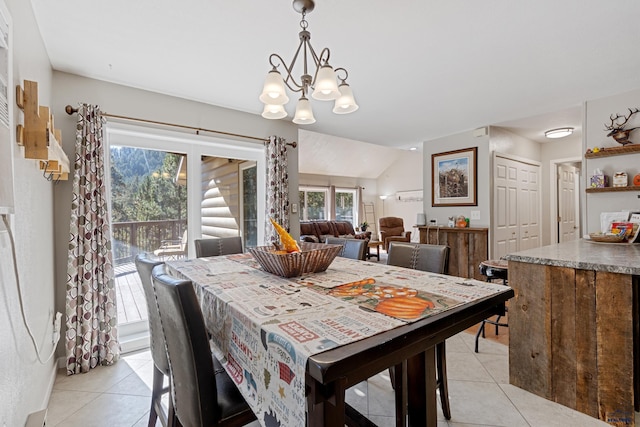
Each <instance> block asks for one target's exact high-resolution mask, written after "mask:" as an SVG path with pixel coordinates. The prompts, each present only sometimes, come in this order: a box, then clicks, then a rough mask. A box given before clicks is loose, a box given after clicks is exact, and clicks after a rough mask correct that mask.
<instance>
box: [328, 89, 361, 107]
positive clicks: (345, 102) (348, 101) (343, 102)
mask: <svg viewBox="0 0 640 427" xmlns="http://www.w3.org/2000/svg"><path fill="white" fill-rule="evenodd" d="M338 90H339V91H340V97H339V98H338V99H336V103H335V104H334V106H333V112H334V113H336V114H348V113H353V112H354V111H356V110H357V109H358V108H360V107H359V106H358V104H356V100H355V98H354V97H353V92H352V91H351V87H350V86H349V85H348V84H346V83H341V84H340V86H338Z"/></svg>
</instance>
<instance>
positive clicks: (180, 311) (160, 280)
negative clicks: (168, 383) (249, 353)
mask: <svg viewBox="0 0 640 427" xmlns="http://www.w3.org/2000/svg"><path fill="white" fill-rule="evenodd" d="M165 268H166V267H165V266H163V265H159V266H156V267H155V268H154V269H153V271H152V275H151V278H152V283H153V286H154V290H155V293H156V300H157V302H158V309H159V311H160V320H161V323H162V330H163V332H164V337H165V341H166V343H167V355H168V358H169V364H170V365H171V379H172V392H173V393H172V398H173V405H174V411H175V417H174V421H175V424H174V425H176V426H178V427H180V426H184V427H211V426H216V427H222V426H225V427H235V426H243V425H246V424H248V423H250V422H251V421H254V420H255V419H256V416H255V414H254V413H253V412H252V411H251V409H250V408H249V405H248V404H247V402H246V401H245V400H244V398H243V397H242V395H241V394H240V392H239V391H238V388H237V387H236V385H235V384H234V382H233V380H232V379H231V378H229V376H228V375H227V373H226V372H225V370H224V368H223V367H222V366H221V365H220V363H219V362H218V361H217V359H216V358H215V357H214V356H213V355H212V354H211V351H210V348H209V339H208V336H207V331H206V328H205V324H204V319H203V317H202V311H201V310H200V305H199V303H198V300H197V298H196V293H195V290H194V288H193V284H192V283H191V281H190V280H179V279H176V278H174V277H172V276H170V275H169V274H168V273H167V272H166V270H165Z"/></svg>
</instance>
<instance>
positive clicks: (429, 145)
mask: <svg viewBox="0 0 640 427" xmlns="http://www.w3.org/2000/svg"><path fill="white" fill-rule="evenodd" d="M472 147H478V159H477V161H478V165H477V167H478V168H477V177H478V193H477V201H478V206H460V207H455V206H453V207H451V206H439V207H433V206H432V200H431V195H432V184H431V175H432V173H433V172H432V166H431V156H432V155H433V154H437V153H442V152H446V151H453V150H461V149H463V148H472ZM489 160H490V153H489V135H486V136H480V137H475V136H474V135H473V131H466V132H462V133H458V134H455V135H450V136H446V137H443V138H438V139H434V140H432V141H426V142H425V143H424V144H423V161H424V180H423V186H424V202H423V204H424V211H425V213H426V214H427V223H428V222H429V221H430V220H431V219H436V221H437V223H438V224H439V225H446V224H447V221H448V218H449V217H450V216H454V217H457V216H458V215H464V216H465V217H466V218H471V211H472V210H474V211H475V210H477V211H480V219H479V220H475V221H470V223H469V225H470V226H471V227H489V224H490V223H491V221H490V217H489V215H490V212H491V204H490V194H489V193H490V189H489V177H490V175H489V171H490V168H489V165H490V161H489ZM414 221H415V219H414Z"/></svg>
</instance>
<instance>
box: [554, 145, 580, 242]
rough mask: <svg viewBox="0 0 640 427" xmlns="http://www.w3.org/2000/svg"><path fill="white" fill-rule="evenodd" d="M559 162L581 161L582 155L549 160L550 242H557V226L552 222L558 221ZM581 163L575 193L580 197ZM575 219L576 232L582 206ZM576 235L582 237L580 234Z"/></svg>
mask: <svg viewBox="0 0 640 427" xmlns="http://www.w3.org/2000/svg"><path fill="white" fill-rule="evenodd" d="M560 163H581V164H582V157H567V158H563V159H552V160H550V161H549V228H550V230H549V234H550V237H551V240H550V242H551V244H554V243H557V242H558V227H556V226H555V225H554V224H557V222H558V179H557V178H556V175H557V173H558V165H559V164H560ZM583 166H584V165H582V166H581V167H580V179H578V189H577V194H578V197H580V192H581V191H582V182H583V181H582V176H583V174H582V170H583ZM576 221H579V222H580V225H579V227H578V230H579V231H578V233H580V231H581V230H582V206H580V214H579V215H578V216H577V217H576ZM578 237H582V236H581V235H580V236H578Z"/></svg>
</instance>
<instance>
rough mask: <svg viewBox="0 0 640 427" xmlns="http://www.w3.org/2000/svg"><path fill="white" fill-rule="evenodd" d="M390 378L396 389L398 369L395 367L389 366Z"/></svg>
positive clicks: (393, 387)
mask: <svg viewBox="0 0 640 427" xmlns="http://www.w3.org/2000/svg"><path fill="white" fill-rule="evenodd" d="M389 379H390V380H391V388H392V389H393V390H395V389H396V371H395V370H394V368H389Z"/></svg>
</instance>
